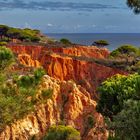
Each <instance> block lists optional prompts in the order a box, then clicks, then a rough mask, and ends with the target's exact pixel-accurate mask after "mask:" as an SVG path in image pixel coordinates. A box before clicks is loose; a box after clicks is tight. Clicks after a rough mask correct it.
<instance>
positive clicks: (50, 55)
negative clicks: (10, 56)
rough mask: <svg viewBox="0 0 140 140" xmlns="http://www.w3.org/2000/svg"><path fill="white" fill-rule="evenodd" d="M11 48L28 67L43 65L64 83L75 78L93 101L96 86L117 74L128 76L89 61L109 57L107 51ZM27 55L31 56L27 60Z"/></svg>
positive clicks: (94, 48)
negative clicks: (89, 59)
mask: <svg viewBox="0 0 140 140" xmlns="http://www.w3.org/2000/svg"><path fill="white" fill-rule="evenodd" d="M10 48H11V49H12V50H13V51H14V52H15V53H17V54H19V60H20V62H21V64H24V65H26V66H27V65H28V66H33V65H34V66H37V65H38V66H39V65H41V66H43V67H44V68H45V69H46V70H47V73H48V74H49V75H50V76H51V77H54V78H56V79H60V80H61V81H63V80H71V79H72V80H74V81H76V83H77V84H80V85H82V86H83V87H85V88H86V89H87V90H88V91H89V92H90V93H91V94H92V96H93V98H96V96H97V94H96V93H95V92H96V87H97V86H99V85H100V83H101V82H102V81H104V80H105V79H107V78H108V77H111V76H113V75H114V74H117V73H120V74H125V72H123V71H121V70H118V69H115V68H110V67H106V66H103V65H99V64H97V63H95V62H89V61H87V58H99V59H103V58H106V57H108V55H109V51H108V50H107V49H104V48H102V49H99V48H96V47H83V46H82V47H80V46H79V47H73V48H72V47H70V48H47V47H46V48H45V47H40V46H38V47H33V46H11V47H10ZM27 55H28V57H25V56H27ZM29 55H30V57H29ZM75 56H76V57H77V58H78V57H80V56H82V58H83V59H82V60H80V59H75V58H74V57H75ZM33 60H34V61H33ZM33 62H34V63H33ZM39 63H40V64H39Z"/></svg>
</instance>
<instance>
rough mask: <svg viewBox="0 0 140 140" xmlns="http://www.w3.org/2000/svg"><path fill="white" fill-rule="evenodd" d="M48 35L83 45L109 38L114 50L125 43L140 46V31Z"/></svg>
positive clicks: (109, 47) (110, 46)
mask: <svg viewBox="0 0 140 140" xmlns="http://www.w3.org/2000/svg"><path fill="white" fill-rule="evenodd" d="M47 35H48V36H49V37H51V38H54V39H56V40H60V39H61V38H67V39H69V40H70V41H71V42H73V43H78V44H82V45H91V44H92V43H93V42H94V41H95V40H107V41H108V42H109V43H110V45H109V46H107V48H108V49H109V50H114V49H115V48H117V47H119V46H120V45H123V44H131V45H134V46H137V47H140V33H95V34H94V33H93V34H91V33H76V34H73V33H60V34H58V33H57V34H54V33H51V34H47Z"/></svg>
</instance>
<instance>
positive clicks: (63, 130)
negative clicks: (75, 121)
mask: <svg viewBox="0 0 140 140" xmlns="http://www.w3.org/2000/svg"><path fill="white" fill-rule="evenodd" d="M43 140H80V133H79V132H78V131H77V130H76V129H74V128H72V127H70V126H63V125H58V126H52V127H50V129H49V131H48V132H47V135H46V136H45V137H44V138H43Z"/></svg>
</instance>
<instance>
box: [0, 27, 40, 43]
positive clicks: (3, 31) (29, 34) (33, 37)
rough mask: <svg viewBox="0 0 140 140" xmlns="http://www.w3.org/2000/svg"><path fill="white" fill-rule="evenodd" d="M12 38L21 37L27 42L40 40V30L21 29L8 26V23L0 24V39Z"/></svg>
mask: <svg viewBox="0 0 140 140" xmlns="http://www.w3.org/2000/svg"><path fill="white" fill-rule="evenodd" d="M11 39H19V40H21V41H27V42H30V41H31V42H39V41H40V39H41V38H40V31H39V30H32V29H28V28H25V29H19V28H13V27H8V26H6V25H0V41H4V42H8V41H10V40H11Z"/></svg>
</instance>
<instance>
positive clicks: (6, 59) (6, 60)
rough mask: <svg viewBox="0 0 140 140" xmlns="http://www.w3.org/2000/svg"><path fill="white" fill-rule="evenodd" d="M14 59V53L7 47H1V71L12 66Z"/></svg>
mask: <svg viewBox="0 0 140 140" xmlns="http://www.w3.org/2000/svg"><path fill="white" fill-rule="evenodd" d="M13 59H14V55H13V53H12V51H11V50H10V49H8V48H6V47H3V46H0V70H1V69H4V68H5V67H6V66H8V65H10V63H11V62H12V61H13Z"/></svg>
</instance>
